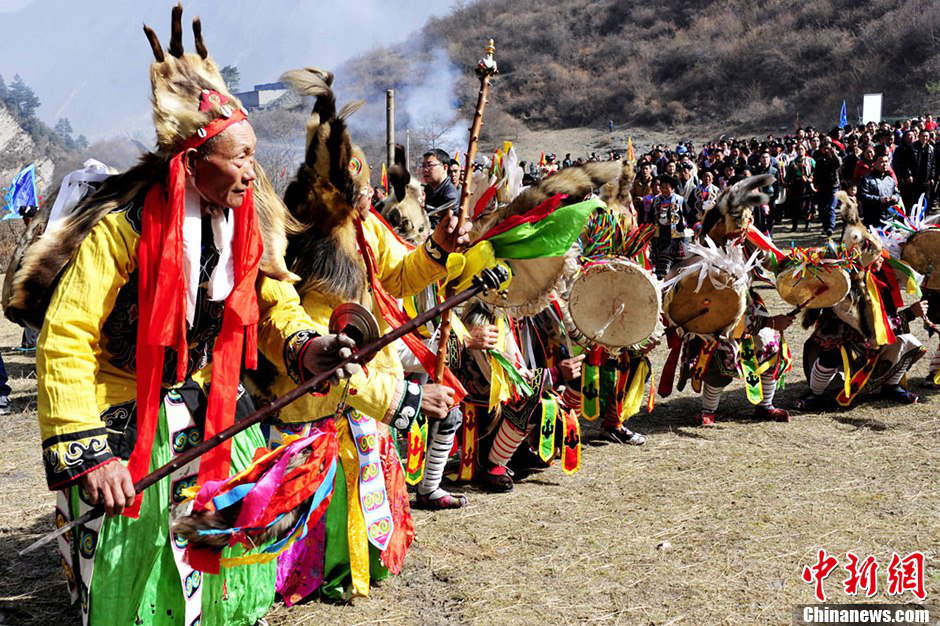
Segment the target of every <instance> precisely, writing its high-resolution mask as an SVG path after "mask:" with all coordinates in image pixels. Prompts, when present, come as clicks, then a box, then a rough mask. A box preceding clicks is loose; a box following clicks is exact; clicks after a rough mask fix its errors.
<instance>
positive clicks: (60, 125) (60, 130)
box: [55, 117, 72, 140]
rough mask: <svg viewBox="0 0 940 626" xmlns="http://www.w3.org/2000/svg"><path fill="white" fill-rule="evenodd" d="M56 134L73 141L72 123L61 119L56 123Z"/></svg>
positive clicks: (66, 119)
mask: <svg viewBox="0 0 940 626" xmlns="http://www.w3.org/2000/svg"><path fill="white" fill-rule="evenodd" d="M55 132H56V134H58V135H59V137H61V138H62V139H66V140H68V139H71V138H72V123H71V122H69V118H67V117H60V118H59V121H58V122H56V125H55Z"/></svg>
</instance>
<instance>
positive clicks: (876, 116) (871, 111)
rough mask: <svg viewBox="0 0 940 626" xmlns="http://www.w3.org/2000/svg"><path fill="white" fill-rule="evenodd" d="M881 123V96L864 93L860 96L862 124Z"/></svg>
mask: <svg viewBox="0 0 940 626" xmlns="http://www.w3.org/2000/svg"><path fill="white" fill-rule="evenodd" d="M868 122H875V123H876V124H877V123H879V122H881V94H880V93H866V94H865V95H864V96H862V124H867V123H868Z"/></svg>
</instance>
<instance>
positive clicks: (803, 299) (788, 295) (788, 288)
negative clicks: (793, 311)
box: [777, 267, 851, 309]
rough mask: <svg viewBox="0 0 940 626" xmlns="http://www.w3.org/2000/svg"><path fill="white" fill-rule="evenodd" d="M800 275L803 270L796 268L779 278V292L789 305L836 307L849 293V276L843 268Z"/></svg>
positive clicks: (816, 307) (809, 307)
mask: <svg viewBox="0 0 940 626" xmlns="http://www.w3.org/2000/svg"><path fill="white" fill-rule="evenodd" d="M800 273H801V269H800V268H798V267H796V268H793V269H787V270H784V271H782V272H781V273H780V274H779V275H778V276H777V292H778V293H779V294H780V297H781V298H783V300H784V301H785V302H786V303H787V304H791V305H793V306H798V307H803V308H806V309H824V308H828V307H831V306H835V305H836V304H838V303H839V302H841V301H842V299H843V298H845V296H846V295H848V293H849V288H850V287H851V282H850V280H849V274H848V272H846V271H845V270H843V269H841V268H838V267H832V268H829V269H821V268H820V269H816V270H815V271H810V272H807V273H806V275H805V276H800ZM814 294H816V295H814Z"/></svg>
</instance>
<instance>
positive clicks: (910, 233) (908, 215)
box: [876, 195, 940, 389]
mask: <svg viewBox="0 0 940 626" xmlns="http://www.w3.org/2000/svg"><path fill="white" fill-rule="evenodd" d="M926 202H927V201H926V196H925V195H924V196H921V197H920V200H919V201H918V202H917V204H916V205H915V206H913V207H911V209H910V210H905V209H903V208H901V207H892V208H890V209H889V216H888V218H887V220H885V223H884V227H883V228H878V229H876V230H877V233H878V234H879V238H880V239H881V242H882V243H883V244H884V246H885V248H886V249H887V250H888V252H889V253H890V254H891V257H892V258H893V259H900V260H901V261H903V262H904V263H905V264H907V265H909V266H910V267H911V268H912V269H914V270H915V271H916V272H918V273H920V274H922V275H923V280H922V281H921V283H920V287H921V292H922V293H923V299H924V303H925V304H926V305H927V315H926V318H925V320H924V326H925V327H926V329H927V333H928V335H930V336H933V335H934V334H938V335H940V329H938V326H937V325H938V324H940V227H938V225H937V221H938V220H940V215H932V216H930V217H928V216H927V204H926ZM923 385H924V387H926V388H927V389H940V347H938V348H937V350H936V351H935V352H934V354H933V356H932V357H931V359H930V365H929V368H928V373H927V376H926V377H925V378H924V381H923Z"/></svg>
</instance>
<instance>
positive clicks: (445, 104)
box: [336, 42, 469, 171]
mask: <svg viewBox="0 0 940 626" xmlns="http://www.w3.org/2000/svg"><path fill="white" fill-rule="evenodd" d="M390 54H391V52H390ZM394 54H396V56H399V55H400V58H399V59H396V60H397V61H398V62H400V63H401V64H402V65H404V66H406V67H405V68H404V71H403V72H401V75H400V76H403V78H401V77H400V79H399V80H398V84H397V85H396V84H382V82H381V81H380V80H379V81H377V80H375V78H374V77H373V76H365V77H364V76H357V75H356V74H355V72H352V71H350V68H348V67H340V68H338V69H337V74H336V92H337V97H338V100H339V102H340V103H342V102H346V101H348V100H353V99H357V98H358V99H363V100H365V106H363V108H362V109H361V110H360V111H358V112H357V113H356V114H355V115H354V116H352V118H350V120H349V125H350V130H351V132H352V135H353V141H355V142H357V143H359V144H360V145H362V146H363V148H364V149H365V150H366V154H367V156H368V157H369V160H370V162H372V163H375V164H378V163H380V162H381V161H383V160H384V159H385V150H386V148H385V137H386V135H385V133H386V95H385V90H386V89H389V88H394V89H395V141H396V143H399V144H402V145H406V144H410V145H409V147H410V154H409V157H410V160H409V164H410V165H411V167H412V171H414V165H415V163H416V162H417V161H418V160H420V156H421V154H423V153H424V152H426V151H427V150H429V149H431V148H441V149H442V150H444V151H446V152H447V153H448V154H451V155H453V154H454V153H455V152H457V151H460V152H463V151H465V150H466V149H467V128H468V126H469V120H468V119H464V118H463V116H461V114H460V108H459V106H460V102H459V99H458V95H457V87H458V84H459V81H460V78H461V70H460V68H459V67H458V66H457V65H455V64H454V63H453V62H452V61H451V60H450V57H449V55H448V54H447V52H446V51H445V50H444V49H442V48H439V47H436V48H432V49H430V50H428V51H424V50H423V49H422V46H421V45H420V42H411V45H409V46H408V48H407V49H406V50H398V51H395V52H394ZM344 70H346V71H344ZM366 83H368V84H366ZM377 167H378V166H377V165H376V169H377Z"/></svg>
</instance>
